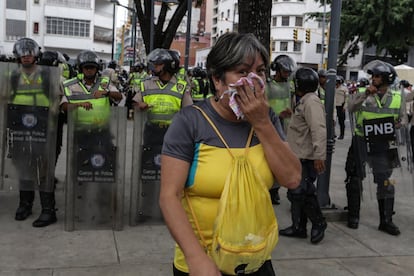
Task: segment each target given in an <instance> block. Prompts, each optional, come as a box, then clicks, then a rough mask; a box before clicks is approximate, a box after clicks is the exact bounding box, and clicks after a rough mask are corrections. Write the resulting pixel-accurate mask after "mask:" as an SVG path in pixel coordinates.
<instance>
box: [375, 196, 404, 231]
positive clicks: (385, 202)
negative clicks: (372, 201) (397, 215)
mask: <svg viewBox="0 0 414 276" xmlns="http://www.w3.org/2000/svg"><path fill="white" fill-rule="evenodd" d="M378 209H379V214H380V225H379V226H378V230H380V231H383V232H385V233H388V234H390V235H393V236H398V235H399V234H401V232H400V229H398V226H396V225H395V224H394V223H393V222H392V215H393V212H394V198H386V199H378Z"/></svg>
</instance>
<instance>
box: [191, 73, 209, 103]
mask: <svg viewBox="0 0 414 276" xmlns="http://www.w3.org/2000/svg"><path fill="white" fill-rule="evenodd" d="M203 73H204V72H203V69H201V68H200V67H195V68H194V69H193V70H192V75H193V77H192V79H191V83H192V98H193V101H201V100H204V99H205V98H206V97H207V94H208V87H207V83H206V81H205V77H204V74H203Z"/></svg>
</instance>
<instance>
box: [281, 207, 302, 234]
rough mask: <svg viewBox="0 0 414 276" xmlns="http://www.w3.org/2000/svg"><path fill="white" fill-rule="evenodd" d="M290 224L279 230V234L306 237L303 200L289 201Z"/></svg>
mask: <svg viewBox="0 0 414 276" xmlns="http://www.w3.org/2000/svg"><path fill="white" fill-rule="evenodd" d="M291 202H292V204H291V215H292V225H291V226H289V227H288V228H285V229H282V230H279V234H280V235H281V236H286V237H293V238H302V239H306V238H307V236H308V234H307V231H306V222H307V218H306V214H305V212H304V211H303V204H304V202H303V201H297V200H293V201H291Z"/></svg>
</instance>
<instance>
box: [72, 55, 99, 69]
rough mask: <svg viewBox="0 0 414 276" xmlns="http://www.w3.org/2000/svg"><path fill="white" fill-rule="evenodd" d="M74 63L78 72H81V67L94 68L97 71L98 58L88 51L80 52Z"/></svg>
mask: <svg viewBox="0 0 414 276" xmlns="http://www.w3.org/2000/svg"><path fill="white" fill-rule="evenodd" d="M76 63H77V65H78V68H79V70H82V67H83V66H88V65H89V66H94V67H96V69H98V70H99V58H98V56H97V55H96V54H95V53H94V52H92V51H89V50H86V51H82V52H80V53H79V55H78V57H77V60H76Z"/></svg>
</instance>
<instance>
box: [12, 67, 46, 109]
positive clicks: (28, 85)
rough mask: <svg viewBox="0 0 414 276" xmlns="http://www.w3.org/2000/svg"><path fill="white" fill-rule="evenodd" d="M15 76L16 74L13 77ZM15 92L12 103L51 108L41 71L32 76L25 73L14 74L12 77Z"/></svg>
mask: <svg viewBox="0 0 414 276" xmlns="http://www.w3.org/2000/svg"><path fill="white" fill-rule="evenodd" d="M13 74H16V75H15V77H13ZM11 81H12V82H17V83H15V84H12V87H16V89H15V91H13V94H12V99H11V103H13V104H18V105H29V106H49V98H48V97H47V95H46V94H45V93H46V91H44V90H45V89H44V84H43V81H44V80H43V77H42V73H41V70H37V71H36V72H34V73H33V74H32V75H31V76H29V75H27V74H25V73H23V72H13V73H12V77H11Z"/></svg>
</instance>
